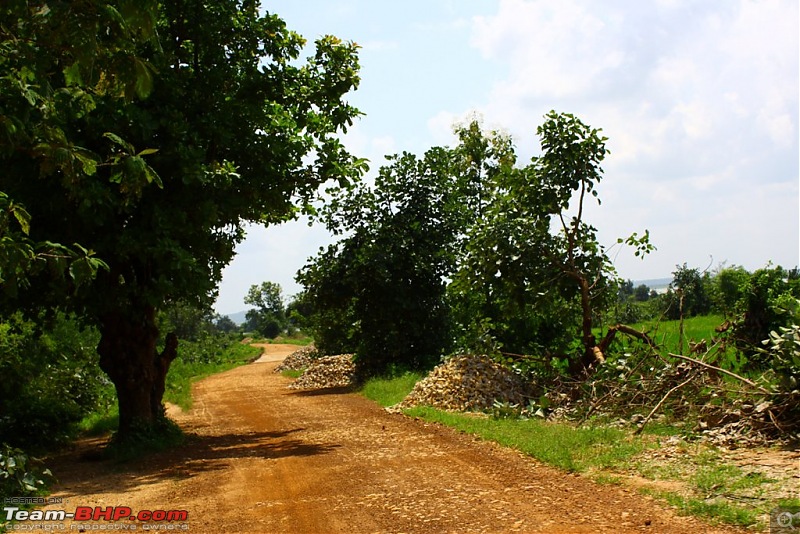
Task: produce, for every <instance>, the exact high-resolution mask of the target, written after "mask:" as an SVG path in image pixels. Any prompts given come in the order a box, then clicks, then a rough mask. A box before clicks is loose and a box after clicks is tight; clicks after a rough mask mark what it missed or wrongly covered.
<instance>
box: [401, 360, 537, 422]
mask: <svg viewBox="0 0 800 534" xmlns="http://www.w3.org/2000/svg"><path fill="white" fill-rule="evenodd" d="M525 391H526V387H525V384H524V382H523V380H522V379H521V378H520V377H519V376H518V375H516V374H514V373H513V372H512V371H510V370H509V369H507V368H505V367H503V366H502V365H500V364H498V363H497V362H495V361H494V360H492V359H491V358H490V357H489V356H482V355H460V356H454V357H452V358H450V359H448V360H447V361H446V362H444V363H443V364H441V365H439V366H437V367H436V368H435V369H434V370H433V371H431V373H430V374H429V375H428V376H427V377H425V378H423V379H422V380H420V381H419V382H417V384H416V385H415V386H414V389H412V390H411V393H409V394H408V396H407V397H406V398H405V399H403V401H402V402H400V404H397V405H395V406H394V407H393V408H394V409H403V408H410V407H412V406H432V407H434V408H439V409H443V410H450V411H461V412H464V411H476V410H487V409H490V408H491V407H492V406H493V405H494V403H495V402H500V403H509V404H518V405H521V404H523V403H524V402H525V398H526V397H525Z"/></svg>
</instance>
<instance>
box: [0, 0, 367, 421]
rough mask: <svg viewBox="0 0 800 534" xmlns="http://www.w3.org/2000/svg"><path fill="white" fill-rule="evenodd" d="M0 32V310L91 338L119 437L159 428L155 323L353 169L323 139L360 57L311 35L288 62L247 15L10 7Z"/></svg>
mask: <svg viewBox="0 0 800 534" xmlns="http://www.w3.org/2000/svg"><path fill="white" fill-rule="evenodd" d="M0 17H1V18H0V31H2V34H0V66H2V72H3V75H2V78H0V84H2V93H0V160H2V164H3V166H4V171H5V172H4V174H3V177H2V181H0V192H2V194H0V209H2V216H0V239H2V242H0V243H1V246H0V278H2V283H3V289H4V290H5V291H6V294H7V295H8V298H7V299H6V302H7V303H12V305H14V306H18V305H20V303H22V302H29V303H31V304H32V305H33V306H41V305H48V306H59V307H67V308H70V309H74V310H77V311H79V312H80V313H81V314H82V315H83V316H84V317H85V318H86V320H88V321H90V322H93V323H95V324H97V325H98V326H99V327H100V331H101V335H102V338H101V342H100V345H99V348H98V350H99V352H100V355H101V366H102V367H103V369H104V370H105V371H106V372H107V373H108V374H109V376H110V377H111V379H112V381H114V383H115V385H116V387H117V393H118V395H119V400H120V426H121V430H122V431H124V430H126V429H129V428H130V426H131V424H132V423H133V421H134V420H135V419H141V420H143V421H144V422H148V421H150V420H152V419H153V418H154V417H157V415H158V413H159V411H160V397H159V395H158V391H157V390H158V389H159V387H158V386H156V385H154V384H157V383H159V382H161V383H162V389H163V376H162V375H163V374H165V373H166V367H168V365H169V361H170V358H174V357H175V349H174V346H175V342H174V341H173V342H168V343H167V346H166V347H165V348H164V350H163V351H161V352H160V353H159V352H158V351H156V347H155V344H156V339H157V337H158V330H157V326H156V324H155V310H156V308H159V307H162V306H164V305H165V304H166V303H168V302H171V301H187V302H188V301H194V302H197V303H202V302H205V303H207V302H209V301H210V300H211V299H212V298H213V296H214V294H215V288H216V285H217V283H218V282H219V280H220V278H221V272H222V268H223V267H224V266H225V265H227V263H229V262H230V260H231V258H232V257H233V254H234V247H235V245H236V244H237V243H238V242H240V241H241V240H242V238H243V236H244V224H246V223H247V222H255V223H262V224H271V223H275V222H279V221H283V220H286V219H287V218H290V217H292V216H293V215H294V214H295V213H296V211H297V209H298V208H297V207H296V206H297V205H298V203H299V204H300V206H301V207H302V206H303V205H304V204H305V203H307V202H308V201H309V200H310V199H311V198H312V197H313V195H314V194H315V192H316V190H317V188H318V186H319V185H320V184H321V183H323V182H325V181H327V180H329V179H336V180H341V181H347V180H350V179H353V178H355V177H357V176H358V175H359V174H360V172H361V171H362V168H363V166H364V162H363V161H362V160H358V159H356V158H354V157H353V156H351V155H350V154H349V153H348V152H347V151H346V150H345V149H344V147H343V146H342V144H341V142H340V141H339V138H338V136H339V134H340V133H341V132H343V131H346V129H347V128H348V127H349V126H350V125H351V124H352V121H353V120H354V118H355V117H357V116H358V115H359V112H358V111H357V110H356V109H355V108H353V107H352V106H350V105H349V104H348V103H347V102H346V101H345V100H344V97H345V95H346V94H347V93H348V92H349V91H351V90H353V89H355V88H356V87H357V86H358V83H359V73H358V71H359V65H358V58H357V46H356V45H355V44H353V43H348V42H343V41H341V40H339V39H337V38H335V37H332V36H325V37H321V38H320V39H318V40H317V41H316V48H315V51H314V52H313V55H312V56H311V57H309V58H308V59H307V60H306V61H301V60H300V59H299V58H300V54H301V53H302V50H303V47H304V45H305V41H304V40H303V38H302V37H301V36H299V35H298V34H297V33H295V32H293V31H291V30H289V29H288V28H287V27H286V25H285V23H284V22H283V21H282V20H281V19H280V18H279V17H278V16H277V15H274V14H271V13H268V12H267V13H262V12H261V10H260V7H259V3H258V2H257V1H251V0H223V1H221V2H214V3H211V4H209V3H207V2H201V1H199V0H184V1H181V2H165V3H156V2H153V1H145V2H138V1H137V2H132V1H126V0H119V1H110V0H109V1H105V0H88V1H86V2H80V3H75V2H68V1H52V2H48V3H46V4H39V3H36V4H32V3H28V2H25V1H21V0H20V1H12V2H10V3H6V4H5V5H4V7H3V8H2V10H0ZM48 266H49V268H48ZM15 294H19V295H20V297H22V298H20V299H18V300H14V301H13V302H12V301H11V300H10V298H11V297H13V296H14V295H15ZM154 355H156V356H159V355H160V356H159V357H160V359H159V358H155V360H156V364H155V367H154V365H153V363H152V361H153V360H154ZM151 385H153V387H152V388H151ZM156 397H158V398H156Z"/></svg>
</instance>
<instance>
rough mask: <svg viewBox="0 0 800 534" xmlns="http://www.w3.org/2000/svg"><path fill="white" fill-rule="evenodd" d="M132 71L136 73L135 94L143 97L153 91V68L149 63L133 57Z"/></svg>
mask: <svg viewBox="0 0 800 534" xmlns="http://www.w3.org/2000/svg"><path fill="white" fill-rule="evenodd" d="M133 66H134V73H135V75H136V84H135V86H134V87H135V90H136V96H138V97H139V98H141V99H145V98H147V97H148V96H150V93H152V92H153V70H152V67H151V66H150V64H149V63H147V62H146V61H144V60H141V59H139V58H134V59H133Z"/></svg>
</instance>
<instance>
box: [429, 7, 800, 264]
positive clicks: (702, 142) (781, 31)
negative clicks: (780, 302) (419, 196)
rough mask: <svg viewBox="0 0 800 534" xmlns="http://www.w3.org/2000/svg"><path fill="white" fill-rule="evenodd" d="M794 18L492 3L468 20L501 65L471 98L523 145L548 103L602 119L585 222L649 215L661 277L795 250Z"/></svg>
mask: <svg viewBox="0 0 800 534" xmlns="http://www.w3.org/2000/svg"><path fill="white" fill-rule="evenodd" d="M797 19H798V4H797V2H796V1H794V0H763V1H753V0H740V1H739V2H725V3H709V2H698V1H691V0H687V1H679V0H676V1H667V0H663V1H660V2H658V3H657V5H656V6H653V5H648V4H645V3H631V2H603V3H596V2H578V1H576V0H566V1H562V2H557V3H556V2H537V1H525V0H501V1H500V2H499V6H498V9H497V12H496V13H495V14H494V15H492V16H486V17H476V18H474V19H473V34H472V44H473V46H474V47H476V49H477V50H478V51H479V52H480V53H481V54H482V55H483V56H484V57H488V58H491V59H492V60H494V61H498V62H503V63H504V64H506V66H507V72H508V75H507V76H506V77H505V78H503V79H499V80H497V81H496V82H495V84H494V86H493V89H492V93H491V95H490V96H489V97H488V98H487V100H486V102H485V103H484V105H483V106H481V108H480V109H481V110H482V111H483V113H484V114H485V115H486V117H487V120H489V121H499V122H501V123H503V124H505V125H506V126H507V127H508V128H509V129H510V130H511V131H512V132H514V134H515V137H517V138H518V145H519V146H520V148H521V151H524V150H525V147H526V146H532V145H534V144H535V141H536V140H535V139H534V137H533V135H532V134H531V132H532V131H533V128H534V127H535V125H537V124H539V123H540V122H541V117H542V115H543V114H544V113H545V112H546V111H548V110H549V109H556V110H559V111H568V112H573V113H576V114H577V115H578V116H579V117H581V119H583V120H584V121H585V122H587V123H589V124H591V125H592V126H595V127H602V128H603V130H604V133H605V135H606V136H608V137H609V148H610V149H611V151H612V153H611V156H610V158H609V159H608V160H607V161H606V164H605V165H604V168H605V169H606V177H607V179H606V180H605V181H604V183H603V184H602V185H601V187H600V194H601V197H602V198H604V199H605V200H607V202H604V205H603V207H602V208H601V209H599V210H593V211H592V212H593V213H595V214H596V216H597V217H598V219H596V220H595V222H596V225H597V226H598V227H599V228H600V229H601V234H603V235H605V236H606V238H607V239H615V238H616V237H617V236H619V235H627V234H628V233H630V231H637V230H638V231H641V229H643V228H645V227H649V228H650V229H651V230H652V233H653V239H654V241H655V242H656V244H657V245H659V241H661V245H660V246H659V248H660V249H661V250H660V251H659V253H658V254H656V255H655V257H657V258H660V259H657V260H656V261H655V263H656V264H657V268H658V269H661V270H662V272H661V274H666V273H664V272H663V269H669V271H671V268H672V267H673V266H674V264H675V263H682V262H683V261H688V260H689V259H690V257H691V258H707V256H708V254H714V255H715V257H718V256H726V255H730V256H732V258H735V261H737V262H738V263H743V264H746V265H749V266H752V267H757V266H759V265H761V264H763V263H765V262H766V261H767V260H769V259H774V260H776V261H784V262H785V263H787V264H788V263H791V262H797V256H798V253H797V249H798V237H797V233H798V230H797V227H798V215H797V211H798V207H797V205H798V192H797V182H798V127H797V118H798V83H799V82H798V63H799V61H798V48H799V46H798V32H797ZM443 116H444V115H441V116H440V117H439V119H441V118H442V117H443ZM778 195H780V197H778ZM734 206H735V209H732V207H734ZM643 208H644V209H643ZM745 211H746V212H747V216H744V217H743V212H745ZM753 221H764V225H765V226H761V224H754V222H753ZM604 228H607V229H608V231H603V229H604ZM625 228H628V230H625ZM698 228H700V230H699V231H698ZM615 234H616V235H615ZM755 234H759V236H756V235H755ZM766 235H771V236H774V238H775V239H776V240H780V242H781V243H783V244H784V245H782V246H775V245H770V244H769V243H770V242H771V241H772V238H770V239H766V238H765V236H766ZM736 236H738V237H736ZM767 249H769V250H767ZM745 250H750V251H752V254H751V255H750V256H749V257H744V256H746V255H747V253H744V252H742V253H741V254H739V251H745ZM714 251H716V253H714ZM780 257H783V258H790V259H789V260H781V259H780ZM721 259H724V258H721ZM743 260H747V261H743ZM648 261H650V260H648ZM754 262H755V263H757V265H753V263H754ZM631 268H637V269H642V267H641V264H640V265H639V266H638V267H636V266H633V265H632V266H631ZM644 269H647V268H644ZM669 271H667V272H669ZM653 274H656V275H657V274H658V273H653Z"/></svg>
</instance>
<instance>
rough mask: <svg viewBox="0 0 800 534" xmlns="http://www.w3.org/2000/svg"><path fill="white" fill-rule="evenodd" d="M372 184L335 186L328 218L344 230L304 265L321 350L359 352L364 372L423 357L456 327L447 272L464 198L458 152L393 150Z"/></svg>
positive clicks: (438, 350)
mask: <svg viewBox="0 0 800 534" xmlns="http://www.w3.org/2000/svg"><path fill="white" fill-rule="evenodd" d="M388 159H389V163H388V164H387V165H385V166H383V167H382V168H381V169H380V172H379V175H378V177H377V178H376V180H375V184H374V186H370V185H368V184H366V183H364V182H359V183H358V184H355V185H354V187H349V188H342V189H338V190H336V191H333V192H332V200H331V202H330V203H329V205H328V206H327V207H326V209H325V210H324V214H323V216H324V218H325V221H326V224H327V226H328V228H329V229H330V230H331V231H332V232H333V233H335V234H346V237H344V238H343V239H341V240H340V241H339V242H338V243H335V244H333V245H331V246H330V247H328V249H327V250H325V251H323V252H321V253H320V254H319V255H318V256H317V257H316V258H314V260H313V261H312V262H311V263H309V264H308V265H306V266H305V267H304V268H303V269H302V270H301V271H300V272H299V273H298V277H297V279H298V281H299V282H300V283H301V284H303V285H304V287H305V295H304V297H303V301H304V302H307V303H310V305H311V314H310V317H309V322H310V323H311V326H312V330H313V332H314V338H315V340H316V343H317V347H318V348H319V349H320V350H322V351H323V352H327V353H339V352H354V353H355V354H356V358H357V360H358V361H359V363H360V367H361V369H362V370H363V372H365V373H367V374H378V373H381V372H383V371H385V370H387V369H388V368H389V367H390V366H392V365H400V366H408V367H416V368H419V367H425V366H427V365H429V364H430V363H431V362H435V361H436V360H437V359H438V357H439V356H440V355H441V354H443V353H444V352H446V351H447V349H448V347H449V345H450V342H451V334H450V329H449V317H448V308H447V305H446V302H445V289H446V281H445V277H446V276H447V275H448V274H449V273H451V272H452V269H453V262H454V258H455V245H456V242H457V236H458V234H459V232H460V231H461V230H462V228H461V226H460V225H459V224H458V219H459V217H460V213H461V210H462V209H463V207H464V206H463V204H462V203H461V202H460V201H459V200H460V198H459V191H458V186H457V184H456V183H455V181H454V175H453V173H452V164H453V156H452V153H451V152H450V151H448V150H445V149H441V148H434V149H431V150H429V151H428V152H427V153H426V154H425V156H424V157H423V158H421V159H420V158H417V157H416V156H414V155H412V154H408V153H404V154H402V155H396V156H391V157H389V158H388Z"/></svg>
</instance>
